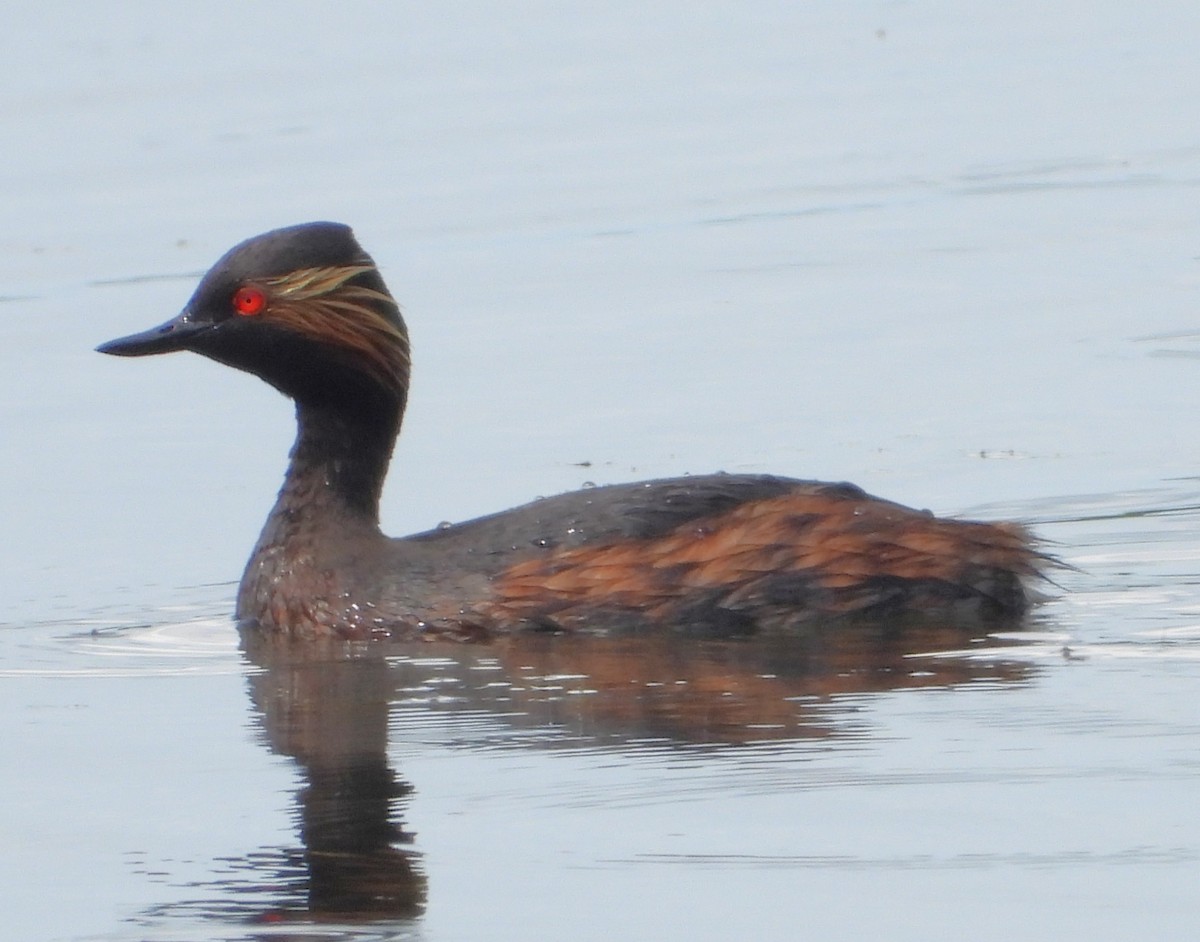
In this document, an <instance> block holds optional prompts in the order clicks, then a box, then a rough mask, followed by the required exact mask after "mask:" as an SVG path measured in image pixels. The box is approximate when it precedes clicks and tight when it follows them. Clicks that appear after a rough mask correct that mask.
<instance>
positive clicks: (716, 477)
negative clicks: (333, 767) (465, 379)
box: [98, 222, 1049, 640]
mask: <svg viewBox="0 0 1200 942" xmlns="http://www.w3.org/2000/svg"><path fill="white" fill-rule="evenodd" d="M98 349H99V350H100V351H101V352H103V353H111V354H116V355H118V356H143V355H146V354H153V353H167V352H169V351H173V350H193V351H195V352H196V353H201V354H204V355H205V356H207V357H210V358H212V359H214V360H217V361H218V362H220V363H225V364H227V365H229V366H233V367H237V368H238V369H240V370H246V371H247V372H250V373H254V374H255V375H257V376H260V377H261V378H262V379H264V380H266V381H267V382H268V383H270V384H271V385H272V386H274V387H275V388H276V389H278V390H279V391H280V392H282V393H284V394H285V395H287V396H290V397H291V398H292V399H293V400H295V403H296V421H297V425H298V433H297V437H296V443H295V446H294V447H293V449H292V452H291V463H290V464H289V466H288V470H287V475H286V477H285V478H284V482H283V487H282V489H281V490H280V492H279V498H278V500H277V501H276V503H275V507H274V509H273V510H272V511H271V514H270V516H269V517H268V518H267V522H266V525H265V526H264V528H263V531H262V535H261V537H260V538H259V541H258V545H257V546H256V547H255V548H254V553H253V555H251V557H250V561H249V563H248V564H247V566H246V571H245V574H244V575H243V576H242V581H241V586H240V588H239V590H238V598H237V611H236V615H237V618H238V619H239V621H240V623H241V624H242V625H243V626H245V627H248V628H252V627H256V628H257V629H259V630H261V631H263V632H266V633H269V634H283V635H287V636H292V637H316V636H330V635H333V636H342V637H345V638H353V639H360V638H377V637H388V638H401V639H403V638H416V637H442V638H455V639H461V640H485V639H487V638H489V637H491V636H492V635H494V634H496V633H501V632H508V631H513V630H519V629H524V628H534V629H543V630H558V631H568V630H601V631H605V630H620V629H638V628H648V627H654V626H658V627H663V628H668V629H671V630H675V631H680V632H685V633H694V634H696V635H698V636H708V637H712V636H731V635H744V634H751V633H756V632H763V631H777V630H786V629H788V628H792V627H797V626H801V625H804V624H806V623H811V622H814V621H820V620H828V619H830V618H845V617H848V616H849V617H858V616H863V617H870V618H874V617H888V618H892V617H906V616H916V617H919V618H922V619H930V618H938V619H949V620H952V621H955V622H957V623H961V624H968V625H969V624H978V623H979V622H980V621H981V620H991V619H996V618H1001V619H1003V618H1014V617H1017V616H1019V615H1021V614H1022V613H1023V612H1024V611H1025V610H1026V609H1027V608H1028V606H1029V604H1030V599H1031V591H1030V589H1029V583H1030V582H1031V581H1032V580H1035V579H1036V578H1037V577H1038V576H1039V575H1040V573H1041V571H1042V570H1043V569H1044V567H1045V565H1046V564H1047V563H1048V562H1049V560H1048V559H1047V557H1046V556H1044V555H1043V554H1042V553H1040V552H1039V551H1038V550H1037V549H1036V547H1035V545H1034V542H1033V540H1032V538H1031V537H1030V535H1029V534H1028V532H1027V531H1026V530H1025V529H1024V528H1023V527H1021V526H1018V525H1016V524H1007V523H979V522H972V521H966V520H947V519H939V518H937V517H934V516H933V515H931V514H930V513H928V512H925V511H918V510H912V509H909V508H907V507H903V506H900V505H899V504H893V503H890V502H888V501H884V500H880V499H878V498H875V497H871V496H869V495H868V494H866V493H864V492H863V491H861V490H859V489H858V488H857V487H854V486H853V485H850V484H824V483H817V482H811V481H797V480H790V479H787V478H780V477H771V476H766V475H731V474H713V475H706V476H700V477H684V478H673V479H669V480H659V481H650V482H645V483H638V484H619V485H612V486H607V487H596V488H591V489H588V490H583V491H576V492H573V493H569V494H562V495H560V496H557V497H551V498H548V499H544V500H538V501H535V502H533V503H530V504H526V505H524V506H522V507H518V508H515V509H513V510H509V511H505V512H503V513H499V514H495V515H493V516H489V517H482V518H480V519H477V520H472V521H469V522H467V523H461V524H457V525H454V526H444V527H441V528H439V529H437V530H431V531H429V532H427V533H419V534H416V535H415V536H409V537H403V538H400V539H389V538H388V537H385V536H384V535H383V534H382V533H381V532H380V530H379V497H380V493H381V491H382V488H383V480H384V475H385V474H386V472H387V466H388V462H389V460H390V458H391V454H392V447H393V445H394V443H395V441H396V436H397V434H398V433H399V430H400V421H401V418H402V417H403V414H404V406H405V401H406V399H407V397H408V380H409V345H408V334H407V332H406V330H405V326H404V321H403V320H402V318H401V316H400V311H399V309H398V308H397V306H396V302H395V301H394V300H393V299H392V296H391V294H389V292H388V290H387V287H386V286H385V285H384V283H383V279H382V277H380V274H379V271H378V269H377V268H376V267H375V263H374V262H373V261H372V260H371V257H370V256H369V255H367V253H366V252H364V251H363V249H362V248H361V247H360V246H359V244H358V242H357V241H356V240H355V238H354V235H353V233H352V232H351V231H350V229H349V227H347V226H344V225H340V224H336V223H329V222H314V223H309V224H306V225H300V226H292V227H289V228H286V229H278V230H275V231H273V232H268V233H266V234H265V235H260V236H257V237H255V238H253V239H250V240H248V241H246V242H243V243H241V244H240V245H238V246H235V247H234V248H233V249H231V250H230V251H229V252H228V253H226V254H225V256H224V257H223V258H221V260H220V261H218V262H217V263H216V265H214V266H213V268H212V270H211V271H209V272H208V274H206V275H205V276H204V278H203V280H201V282H200V285H199V287H198V288H197V289H196V292H195V294H194V295H192V299H191V300H190V301H189V302H188V304H187V307H185V308H184V310H183V313H182V314H180V315H179V316H178V317H176V318H175V319H174V320H171V321H168V322H167V323H165V324H163V325H162V326H160V327H156V328H154V329H152V330H148V331H145V332H143V333H140V334H134V335H132V336H129V337H123V338H121V339H118V340H113V341H110V342H109V343H106V344H103V345H102V346H100V347H99V348H98Z"/></svg>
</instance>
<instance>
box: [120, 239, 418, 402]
mask: <svg viewBox="0 0 1200 942" xmlns="http://www.w3.org/2000/svg"><path fill="white" fill-rule="evenodd" d="M97 349H98V350H99V351H100V352H101V353H110V354H113V355H115V356H147V355H150V354H155V353H169V352H172V351H175V350H192V351H194V352H196V353H200V354H203V355H204V356H207V357H210V358H211V359H213V360H216V361H218V362H220V363H224V364H226V365H228V366H232V367H236V368H237V369H240V370H245V371H247V372H249V373H254V374H255V375H256V376H259V377H261V378H262V379H264V380H266V381H267V382H268V383H270V384H271V385H272V386H274V387H275V388H276V389H279V390H280V391H281V392H283V393H285V394H286V395H288V396H291V397H292V398H293V399H295V400H296V401H297V403H299V404H302V405H317V406H320V405H328V404H334V405H341V404H344V403H348V402H350V403H353V402H359V403H362V402H364V400H366V401H379V400H380V399H382V400H383V401H384V402H388V403H390V404H391V405H390V407H389V408H395V409H398V410H400V411H402V410H403V408H404V401H405V398H406V396H407V391H408V380H409V344H408V332H407V330H406V329H405V326H404V320H403V318H402V317H401V316H400V310H399V308H398V307H397V305H396V302H395V301H394V300H393V299H392V296H391V294H389V293H388V290H387V286H386V285H384V283H383V278H382V277H381V276H380V274H379V271H378V269H377V268H376V267H375V263H374V261H372V259H371V257H370V256H369V255H368V254H367V253H366V252H365V251H364V250H363V249H362V247H361V246H360V245H359V244H358V241H357V240H356V239H355V238H354V233H353V232H352V231H351V230H350V227H349V226H345V225H342V224H340V223H332V222H311V223H305V224H304V225H299V226H289V227H287V228H285V229H276V230H274V231H272V232H267V233H264V234H263V235H259V236H255V237H254V238H252V239H247V240H246V241H245V242H242V243H241V244H239V245H236V246H234V247H233V248H232V249H230V250H229V251H228V252H226V253H225V255H224V256H222V257H221V259H220V260H219V261H218V262H217V263H216V264H215V265H214V266H213V267H212V268H211V269H210V270H209V272H208V273H207V274H206V275H205V276H204V278H203V279H202V280H201V282H200V284H199V286H198V287H197V288H196V291H195V293H194V294H193V295H192V298H191V300H190V301H188V303H187V306H186V307H184V309H183V312H182V313H180V314H179V316H178V317H175V318H174V319H172V320H169V321H167V322H166V323H165V324H162V325H160V326H158V327H154V328H151V329H150V330H147V331H143V332H142V333H139V334H132V335H130V336H128V337H121V338H119V339H117V340H110V341H109V342H108V343H105V344H101V345H100V346H99V347H97Z"/></svg>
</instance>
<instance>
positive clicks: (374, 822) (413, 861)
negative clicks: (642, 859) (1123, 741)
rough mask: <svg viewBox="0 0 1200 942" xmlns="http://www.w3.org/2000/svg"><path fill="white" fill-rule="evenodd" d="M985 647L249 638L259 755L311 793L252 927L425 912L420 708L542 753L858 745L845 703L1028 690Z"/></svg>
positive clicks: (903, 636) (272, 869) (823, 636)
mask: <svg viewBox="0 0 1200 942" xmlns="http://www.w3.org/2000/svg"><path fill="white" fill-rule="evenodd" d="M989 643H990V642H989V641H988V639H987V638H981V637H978V636H973V635H972V634H970V633H964V632H963V631H962V630H961V629H958V628H955V627H953V626H948V625H942V626H938V625H929V624H924V625H921V624H913V625H898V624H896V623H895V622H890V623H864V624H856V625H847V624H846V623H844V622H843V623H838V624H836V625H831V626H829V627H828V628H827V629H824V630H813V631H810V632H806V633H805V634H804V635H803V636H797V637H791V638H778V637H777V638H769V639H764V638H758V639H738V640H731V641H720V640H712V641H697V640H696V639H694V638H680V637H676V636H671V635H662V634H655V635H651V636H620V635H610V636H594V637H593V636H579V635H576V636H572V637H562V636H558V635H552V634H537V633H530V634H524V635H514V636H511V637H509V638H506V639H503V640H502V641H500V642H496V643H494V644H491V645H486V646H483V645H480V646H471V645H465V646H464V645H457V644H446V643H431V644H419V645H411V644H408V645H403V644H397V645H389V644H367V645H352V644H346V643H341V642H331V643H328V644H313V643H311V642H309V643H304V644H296V643H291V642H284V641H278V640H264V639H261V638H259V637H257V636H254V635H247V637H246V638H245V644H244V649H245V652H246V656H247V658H248V659H249V661H250V662H251V663H252V664H253V665H254V666H255V667H256V668H258V670H257V671H256V672H255V673H254V674H252V675H251V676H250V678H249V684H250V693H251V698H252V701H253V704H254V707H255V709H256V712H257V714H258V718H259V720H260V721H261V724H262V729H263V731H264V733H265V739H266V742H267V745H268V746H269V747H270V749H271V750H272V751H273V752H275V753H278V754H280V755H285V756H288V757H290V758H292V759H294V760H295V761H296V763H297V765H298V767H299V770H300V773H301V776H302V778H303V785H302V787H301V788H300V789H299V791H298V793H297V797H296V812H297V816H298V830H299V835H300V838H301V841H302V844H303V847H302V849H300V850H298V851H295V852H290V853H289V852H285V853H283V854H282V855H280V854H275V855H272V854H265V853H264V854H261V855H257V856H256V859H254V860H247V861H245V862H244V863H245V864H246V866H247V867H249V868H250V869H253V870H256V871H257V872H256V881H255V882H256V884H257V886H256V893H255V894H254V895H255V902H254V904H253V909H254V914H253V918H254V919H255V920H256V921H260V922H273V921H281V922H282V921H291V920H294V919H301V920H314V921H321V922H327V921H345V922H359V921H362V920H379V919H385V920H386V919H401V920H409V919H412V918H414V917H417V916H419V915H420V914H421V913H422V912H423V910H424V907H425V902H426V889H427V887H426V878H425V874H424V872H423V869H422V866H421V861H420V856H419V854H418V853H417V851H416V850H415V846H414V835H412V834H411V833H409V832H408V831H406V830H405V826H404V813H405V808H406V805H407V803H408V801H410V800H412V797H413V796H412V787H411V786H410V785H409V784H408V783H406V782H404V781H403V780H402V779H401V778H400V776H399V775H398V774H397V771H396V770H395V769H394V768H393V767H392V765H391V761H390V759H389V751H388V741H389V718H391V720H392V727H393V728H392V729H391V730H390V732H391V735H392V736H393V737H396V738H397V739H400V738H403V736H404V732H405V731H404V728H403V726H404V723H405V722H406V717H411V716H412V715H413V713H412V711H414V710H416V711H418V712H419V713H420V714H421V716H422V722H423V724H424V729H425V730H426V731H427V730H428V720H429V719H430V715H431V714H432V713H434V712H440V713H442V714H443V716H442V720H443V721H444V722H445V723H446V724H447V727H449V728H452V727H453V724H454V722H455V714H462V715H463V716H464V717H466V716H468V715H469V716H470V717H473V718H478V717H479V716H480V715H481V714H483V715H492V716H494V717H495V722H496V723H497V724H498V725H502V726H505V727H510V728H513V729H514V730H516V729H520V730H523V731H527V730H529V729H538V730H541V731H544V732H545V734H546V735H544V736H539V737H536V738H535V741H536V742H537V743H538V744H539V745H540V746H542V747H544V748H554V747H555V745H572V746H578V745H579V744H580V738H583V739H585V740H586V741H590V742H593V743H595V744H597V745H599V744H601V743H603V744H605V745H612V744H613V743H617V744H619V743H621V742H630V743H632V742H634V741H639V742H641V741H645V740H646V739H653V740H655V741H656V742H659V743H663V742H674V743H677V744H679V746H680V747H681V748H683V747H685V746H686V745H687V744H703V743H716V742H720V743H734V744H736V743H750V742H761V741H763V740H778V741H784V740H805V739H813V738H820V739H825V740H828V739H834V738H836V737H838V736H839V735H845V734H847V733H848V732H849V731H850V730H851V728H852V727H850V726H849V725H848V724H846V723H845V722H844V719H845V717H844V714H848V713H850V712H851V711H852V710H853V709H855V708H856V707H857V705H858V704H857V703H856V704H854V705H850V704H848V703H847V702H846V699H845V698H847V697H852V695H863V694H871V693H882V692H887V691H896V690H901V689H906V688H915V687H953V686H957V685H962V684H969V683H976V682H980V681H983V682H991V683H1003V684H1012V683H1020V682H1023V681H1025V680H1027V679H1028V678H1029V676H1030V674H1031V672H1032V667H1031V666H1030V665H1028V664H1026V663H1022V662H1019V661H1016V660H1013V659H1011V658H1003V657H997V658H994V659H993V658H987V657H979V656H973V657H965V656H962V655H960V654H954V653H953V652H955V651H961V650H962V649H963V648H966V647H971V648H972V649H973V650H974V649H976V648H978V649H986V647H987V645H988V644H989ZM937 652H948V653H945V654H942V655H938V654H937ZM914 654H931V655H933V656H929V657H913V655H914ZM422 691H425V692H426V693H424V694H423V693H422ZM472 722H475V720H472ZM860 734H861V733H860ZM519 741H520V742H521V743H523V744H524V746H525V747H528V745H529V743H530V741H531V740H530V739H529V737H528V736H521V737H519ZM488 742H489V745H493V746H494V745H495V738H494V737H489V739H488ZM272 859H273V860H274V861H275V864H274V865H272V864H271V863H270V861H271V860H272ZM239 869H242V871H243V876H244V871H245V869H246V868H245V867H243V868H239ZM264 884H265V885H264ZM271 887H273V890H272V889H270V888H271ZM264 890H265V891H266V892H267V893H268V896H269V897H270V899H269V900H267V899H264V897H263V895H262V894H263V892H264ZM248 902H250V901H249V900H245V901H243V903H248ZM264 904H266V905H264ZM242 914H243V915H250V913H248V912H246V910H245V909H244V908H243V910H242Z"/></svg>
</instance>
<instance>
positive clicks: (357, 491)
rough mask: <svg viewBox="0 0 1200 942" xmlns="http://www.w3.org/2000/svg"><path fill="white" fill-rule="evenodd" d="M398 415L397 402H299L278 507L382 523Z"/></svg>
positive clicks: (398, 424)
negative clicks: (373, 404) (349, 404)
mask: <svg viewBox="0 0 1200 942" xmlns="http://www.w3.org/2000/svg"><path fill="white" fill-rule="evenodd" d="M401 408H402V406H401ZM400 416H401V409H400V408H395V406H394V405H392V407H390V408H388V407H383V408H378V409H362V408H361V407H360V408H359V409H356V410H351V409H348V408H345V407H339V405H336V404H322V405H312V404H305V403H297V405H296V425H297V434H296V444H295V445H294V446H293V448H292V453H291V462H290V464H289V465H288V471H287V477H286V478H285V479H284V483H283V489H282V490H281V491H280V492H279V500H278V502H277V503H276V505H275V511H276V512H281V511H282V512H285V513H287V514H289V515H295V514H305V515H308V514H313V513H315V514H325V515H328V514H331V513H332V514H335V515H337V516H339V517H346V518H350V519H354V520H357V521H360V522H363V523H367V524H369V525H371V526H373V527H378V525H379V497H380V494H381V493H382V492H383V480H384V477H385V476H386V475H387V469H388V462H389V461H390V460H391V457H392V447H393V446H394V445H395V443H396V436H397V434H398V433H399V431H400Z"/></svg>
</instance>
